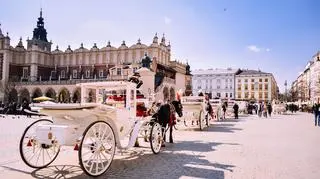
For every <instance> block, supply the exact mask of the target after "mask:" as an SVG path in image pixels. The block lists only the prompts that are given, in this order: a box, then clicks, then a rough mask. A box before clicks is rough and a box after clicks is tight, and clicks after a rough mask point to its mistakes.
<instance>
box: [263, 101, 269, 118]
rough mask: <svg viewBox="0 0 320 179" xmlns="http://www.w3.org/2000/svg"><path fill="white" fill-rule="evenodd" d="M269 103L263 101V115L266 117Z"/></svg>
mask: <svg viewBox="0 0 320 179" xmlns="http://www.w3.org/2000/svg"><path fill="white" fill-rule="evenodd" d="M267 110H268V109H267V104H265V103H263V116H264V117H265V118H267V117H268V112H267Z"/></svg>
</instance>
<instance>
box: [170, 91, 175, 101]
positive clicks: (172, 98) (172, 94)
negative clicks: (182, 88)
mask: <svg viewBox="0 0 320 179" xmlns="http://www.w3.org/2000/svg"><path fill="white" fill-rule="evenodd" d="M175 98H176V97H175V91H174V89H173V88H170V101H173V100H175Z"/></svg>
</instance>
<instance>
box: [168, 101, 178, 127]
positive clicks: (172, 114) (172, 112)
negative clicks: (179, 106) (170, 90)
mask: <svg viewBox="0 0 320 179" xmlns="http://www.w3.org/2000/svg"><path fill="white" fill-rule="evenodd" d="M168 105H169V107H170V119H169V125H170V126H173V125H175V121H176V115H175V111H176V109H175V107H174V105H173V104H172V103H171V102H169V103H168Z"/></svg>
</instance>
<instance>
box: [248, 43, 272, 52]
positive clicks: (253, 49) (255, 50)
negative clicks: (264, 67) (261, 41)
mask: <svg viewBox="0 0 320 179" xmlns="http://www.w3.org/2000/svg"><path fill="white" fill-rule="evenodd" d="M247 49H248V50H250V51H252V52H255V53H259V52H270V51H271V49H270V48H263V47H257V46H256V45H249V46H247Z"/></svg>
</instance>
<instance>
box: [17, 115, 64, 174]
mask: <svg viewBox="0 0 320 179" xmlns="http://www.w3.org/2000/svg"><path fill="white" fill-rule="evenodd" d="M52 123H53V122H52V121H51V120H48V119H40V120H37V121H35V122H33V123H32V124H31V125H29V126H28V127H27V128H26V129H25V130H24V132H23V134H22V137H21V139H20V145H19V150H20V156H21V158H22V160H23V162H24V163H25V164H27V165H28V166H29V167H32V168H44V167H46V166H48V165H49V164H51V163H52V162H53V161H54V160H55V159H56V158H57V156H58V154H59V152H60V145H59V144H57V143H56V142H54V143H53V144H52V145H48V144H43V143H40V142H39V141H38V139H37V136H36V128H37V126H38V125H39V124H52Z"/></svg>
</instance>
